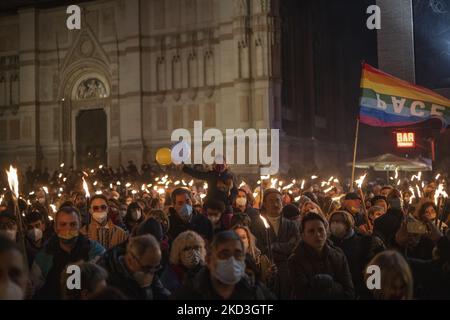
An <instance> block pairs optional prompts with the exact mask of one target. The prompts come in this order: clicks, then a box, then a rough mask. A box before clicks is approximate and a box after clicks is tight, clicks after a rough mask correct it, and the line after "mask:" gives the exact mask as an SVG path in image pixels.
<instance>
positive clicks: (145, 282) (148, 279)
mask: <svg viewBox="0 0 450 320" xmlns="http://www.w3.org/2000/svg"><path fill="white" fill-rule="evenodd" d="M133 278H134V280H136V282H137V283H138V284H139V286H140V287H141V288H147V287H149V286H151V284H152V282H153V273H145V272H142V271H138V272H135V273H133Z"/></svg>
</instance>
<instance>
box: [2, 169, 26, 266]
mask: <svg viewBox="0 0 450 320" xmlns="http://www.w3.org/2000/svg"><path fill="white" fill-rule="evenodd" d="M6 175H7V176H8V185H9V189H10V190H11V193H12V197H11V198H12V201H13V205H14V214H15V216H16V217H17V231H18V233H17V234H18V239H17V240H19V244H20V246H21V250H22V254H23V258H24V265H25V267H26V268H28V259H27V250H26V247H25V236H24V230H23V222H22V215H21V214H20V212H19V205H18V203H17V199H19V179H18V178H17V169H16V168H14V167H13V166H11V165H10V166H9V171H8V170H6Z"/></svg>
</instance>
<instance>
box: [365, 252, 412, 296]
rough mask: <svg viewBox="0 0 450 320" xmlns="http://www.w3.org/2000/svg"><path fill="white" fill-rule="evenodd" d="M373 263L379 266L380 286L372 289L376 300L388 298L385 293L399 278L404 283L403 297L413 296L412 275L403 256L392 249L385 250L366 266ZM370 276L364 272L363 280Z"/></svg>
mask: <svg viewBox="0 0 450 320" xmlns="http://www.w3.org/2000/svg"><path fill="white" fill-rule="evenodd" d="M371 265H375V266H378V267H379V268H380V272H381V274H380V276H381V287H380V289H374V290H373V296H374V298H375V299H378V300H385V299H388V298H389V296H388V295H387V294H388V292H389V291H390V289H391V288H392V286H393V285H395V283H396V280H398V279H400V280H401V281H402V282H403V285H404V297H405V299H406V300H411V299H412V298H413V277H412V273H411V269H410V267H409V265H408V262H406V260H405V259H404V258H403V256H402V255H401V254H400V253H398V252H397V251H394V250H387V251H383V252H380V253H379V254H377V255H376V256H375V257H374V258H373V259H372V261H370V262H369V264H368V265H367V267H369V266H371ZM369 276H370V272H369V273H366V274H365V276H364V277H365V281H366V282H367V279H368V278H369Z"/></svg>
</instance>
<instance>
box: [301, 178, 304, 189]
mask: <svg viewBox="0 0 450 320" xmlns="http://www.w3.org/2000/svg"><path fill="white" fill-rule="evenodd" d="M304 187H305V179H303V180H302V185H301V186H300V189H302V190H303V188H304Z"/></svg>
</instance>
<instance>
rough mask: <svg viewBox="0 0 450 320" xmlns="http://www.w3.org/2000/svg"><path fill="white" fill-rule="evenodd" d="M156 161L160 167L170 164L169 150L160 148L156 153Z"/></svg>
mask: <svg viewBox="0 0 450 320" xmlns="http://www.w3.org/2000/svg"><path fill="white" fill-rule="evenodd" d="M156 161H157V162H158V163H159V164H160V165H162V166H167V165H169V164H171V163H172V151H171V150H170V149H169V148H161V149H159V150H158V151H157V152H156Z"/></svg>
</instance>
